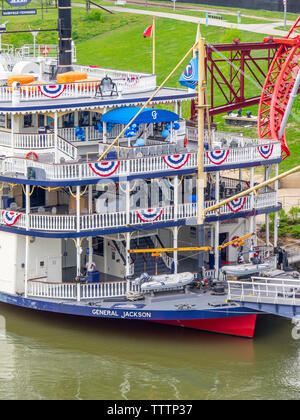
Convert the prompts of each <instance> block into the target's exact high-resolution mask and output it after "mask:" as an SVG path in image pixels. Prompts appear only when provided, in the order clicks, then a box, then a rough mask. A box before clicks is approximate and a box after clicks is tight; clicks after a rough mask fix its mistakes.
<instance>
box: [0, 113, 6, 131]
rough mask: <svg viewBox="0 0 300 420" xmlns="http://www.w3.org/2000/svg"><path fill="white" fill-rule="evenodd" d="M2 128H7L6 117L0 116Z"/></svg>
mask: <svg viewBox="0 0 300 420" xmlns="http://www.w3.org/2000/svg"><path fill="white" fill-rule="evenodd" d="M0 127H1V128H5V115H4V114H0Z"/></svg>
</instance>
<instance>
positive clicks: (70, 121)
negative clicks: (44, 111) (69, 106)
mask: <svg viewBox="0 0 300 420" xmlns="http://www.w3.org/2000/svg"><path fill="white" fill-rule="evenodd" d="M62 125H63V128H70V127H74V112H70V113H69V114H66V115H63V116H62Z"/></svg>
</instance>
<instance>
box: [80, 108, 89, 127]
mask: <svg viewBox="0 0 300 420" xmlns="http://www.w3.org/2000/svg"><path fill="white" fill-rule="evenodd" d="M78 124H79V127H87V126H89V125H90V112H89V111H80V112H79V113H78Z"/></svg>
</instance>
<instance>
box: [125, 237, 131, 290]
mask: <svg viewBox="0 0 300 420" xmlns="http://www.w3.org/2000/svg"><path fill="white" fill-rule="evenodd" d="M130 237H131V235H130V232H126V292H129V290H130V280H129V276H130V253H129V251H130Z"/></svg>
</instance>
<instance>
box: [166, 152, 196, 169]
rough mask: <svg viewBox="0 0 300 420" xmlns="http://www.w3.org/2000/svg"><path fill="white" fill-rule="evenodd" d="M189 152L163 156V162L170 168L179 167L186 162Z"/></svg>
mask: <svg viewBox="0 0 300 420" xmlns="http://www.w3.org/2000/svg"><path fill="white" fill-rule="evenodd" d="M189 158H190V155H189V154H184V155H172V156H163V160H164V162H165V163H166V164H167V165H168V166H169V167H170V168H172V169H180V168H182V167H183V166H184V165H186V163H187V162H188V160H189Z"/></svg>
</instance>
